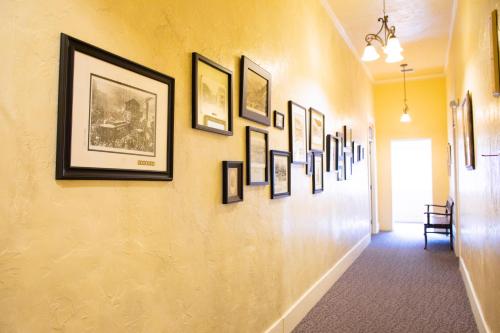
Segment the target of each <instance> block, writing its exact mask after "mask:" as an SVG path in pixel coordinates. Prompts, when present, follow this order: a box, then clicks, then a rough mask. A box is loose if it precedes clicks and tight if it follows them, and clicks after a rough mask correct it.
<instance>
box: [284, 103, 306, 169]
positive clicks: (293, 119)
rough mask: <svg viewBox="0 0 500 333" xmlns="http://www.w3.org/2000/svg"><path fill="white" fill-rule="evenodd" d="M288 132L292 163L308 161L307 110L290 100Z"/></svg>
mask: <svg viewBox="0 0 500 333" xmlns="http://www.w3.org/2000/svg"><path fill="white" fill-rule="evenodd" d="M288 134H289V145H290V153H291V154H292V163H297V164H306V163H307V110H306V108H305V107H303V106H300V105H299V104H297V103H295V102H292V101H288Z"/></svg>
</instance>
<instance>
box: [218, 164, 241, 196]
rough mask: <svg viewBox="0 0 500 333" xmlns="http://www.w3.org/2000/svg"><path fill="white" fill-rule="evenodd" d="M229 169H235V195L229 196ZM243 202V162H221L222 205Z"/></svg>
mask: <svg viewBox="0 0 500 333" xmlns="http://www.w3.org/2000/svg"><path fill="white" fill-rule="evenodd" d="M229 169H237V182H238V184H237V185H236V186H237V195H236V196H233V195H230V193H229V192H230V191H229V185H230V181H232V180H231V179H230V178H229ZM240 201H243V162H242V161H222V203H223V204H230V203H235V202H240Z"/></svg>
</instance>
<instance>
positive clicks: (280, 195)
mask: <svg viewBox="0 0 500 333" xmlns="http://www.w3.org/2000/svg"><path fill="white" fill-rule="evenodd" d="M278 156H285V157H286V158H287V171H286V174H287V190H286V191H285V192H276V170H275V168H276V161H275V159H276V157H278ZM291 162H292V160H291V156H290V152H288V151H283V150H271V199H277V198H283V197H288V196H290V195H291V194H292V187H291V174H290V172H291V164H292V163H291Z"/></svg>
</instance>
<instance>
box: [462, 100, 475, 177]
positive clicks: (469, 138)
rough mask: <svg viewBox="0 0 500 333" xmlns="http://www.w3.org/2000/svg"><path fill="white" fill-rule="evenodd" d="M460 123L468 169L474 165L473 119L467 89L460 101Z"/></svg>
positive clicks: (472, 168)
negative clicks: (461, 101) (462, 99)
mask: <svg viewBox="0 0 500 333" xmlns="http://www.w3.org/2000/svg"><path fill="white" fill-rule="evenodd" d="M462 123H463V133H464V138H463V139H464V154H465V167H466V168H467V169H468V170H474V168H475V166H476V165H475V155H474V121H473V116H472V97H471V94H470V92H469V91H467V94H466V95H465V98H464V101H463V103H462Z"/></svg>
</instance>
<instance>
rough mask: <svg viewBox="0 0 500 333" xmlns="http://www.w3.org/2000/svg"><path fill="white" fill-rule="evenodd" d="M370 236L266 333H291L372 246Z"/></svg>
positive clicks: (341, 259)
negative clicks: (368, 247) (367, 248)
mask: <svg viewBox="0 0 500 333" xmlns="http://www.w3.org/2000/svg"><path fill="white" fill-rule="evenodd" d="M370 241H371V236H370V234H368V235H366V236H364V237H363V238H362V239H361V240H360V241H359V242H358V243H357V244H356V245H354V246H353V247H352V248H351V249H350V250H349V251H348V252H347V253H346V254H345V255H344V256H343V257H342V258H340V260H339V261H337V262H336V263H335V265H333V267H332V268H330V269H329V270H328V272H326V273H325V274H324V275H323V276H322V277H321V278H320V279H319V280H317V281H316V282H315V283H314V284H313V285H312V286H311V287H310V288H309V289H308V290H307V291H306V292H305V293H304V294H302V296H300V298H299V299H298V300H297V301H296V302H295V303H294V304H292V306H291V307H290V308H289V309H288V310H287V311H286V312H285V314H284V315H283V316H282V317H281V318H280V319H278V320H277V321H276V322H274V324H272V325H271V326H270V327H269V328H268V329H267V330H266V331H265V332H266V333H289V332H291V331H292V330H293V329H294V328H295V326H297V324H298V323H300V321H301V320H302V319H303V318H304V317H305V316H306V315H307V313H308V312H309V311H310V310H311V309H312V308H313V307H314V306H315V305H316V303H318V301H319V300H320V299H321V298H322V297H323V296H324V295H325V294H326V292H327V291H328V290H330V288H331V287H332V286H333V284H334V283H335V282H337V280H338V279H339V278H340V277H341V276H342V274H344V272H345V271H346V270H347V269H348V268H349V267H350V266H351V265H352V263H353V262H354V260H356V259H357V258H358V257H359V255H360V254H361V253H362V252H363V250H364V249H366V247H367V246H368V245H369V244H370Z"/></svg>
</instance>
